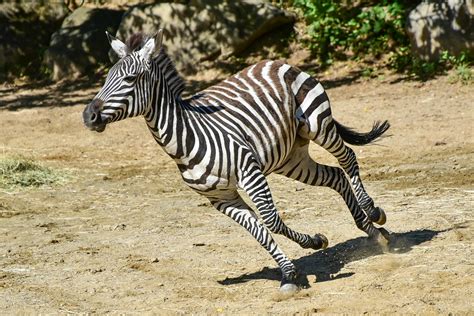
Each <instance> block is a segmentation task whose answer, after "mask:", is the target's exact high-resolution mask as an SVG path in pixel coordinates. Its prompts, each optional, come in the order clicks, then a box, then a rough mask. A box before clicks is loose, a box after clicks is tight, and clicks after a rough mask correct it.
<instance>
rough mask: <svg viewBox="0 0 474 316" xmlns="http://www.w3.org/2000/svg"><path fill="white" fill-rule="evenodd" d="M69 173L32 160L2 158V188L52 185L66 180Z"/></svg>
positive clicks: (0, 159)
mask: <svg viewBox="0 0 474 316" xmlns="http://www.w3.org/2000/svg"><path fill="white" fill-rule="evenodd" d="M66 178H67V173H65V172H64V171H59V170H55V169H52V168H49V167H45V166H43V165H41V164H40V163H38V162H35V161H34V160H33V159H31V158H25V157H0V187H2V188H4V189H13V188H14V187H30V186H34V187H37V186H41V185H51V184H54V183H58V182H62V181H64V180H66Z"/></svg>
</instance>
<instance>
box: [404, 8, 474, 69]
mask: <svg viewBox="0 0 474 316" xmlns="http://www.w3.org/2000/svg"><path fill="white" fill-rule="evenodd" d="M407 31H408V34H409V37H410V41H411V44H412V48H413V53H414V54H415V55H417V56H419V57H421V58H423V59H425V60H436V59H437V58H439V56H440V53H441V52H442V51H443V50H447V51H449V53H450V54H452V55H455V56H456V55H458V54H459V53H460V52H462V51H468V52H470V53H471V54H474V1H473V0H448V1H445V0H444V1H443V0H436V1H424V2H422V3H420V4H419V5H418V6H417V7H416V8H415V9H414V10H413V11H411V12H410V14H409V16H408V21H407Z"/></svg>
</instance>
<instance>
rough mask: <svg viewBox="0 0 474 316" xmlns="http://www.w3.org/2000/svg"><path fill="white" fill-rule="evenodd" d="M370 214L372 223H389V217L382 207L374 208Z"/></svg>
mask: <svg viewBox="0 0 474 316" xmlns="http://www.w3.org/2000/svg"><path fill="white" fill-rule="evenodd" d="M368 213H369V214H368V215H369V218H370V220H371V221H372V223H376V224H379V225H383V224H385V222H386V221H387V216H386V215H385V212H384V210H383V209H382V208H380V207H374V208H372V209H371V210H370V211H369V212H368Z"/></svg>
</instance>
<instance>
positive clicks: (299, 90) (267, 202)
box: [83, 30, 390, 292]
mask: <svg viewBox="0 0 474 316" xmlns="http://www.w3.org/2000/svg"><path fill="white" fill-rule="evenodd" d="M107 37H108V40H109V43H110V45H111V47H112V49H113V51H114V52H115V53H116V54H117V55H118V57H119V58H120V60H119V61H118V62H117V63H115V65H113V66H112V67H111V68H110V70H109V72H108V75H107V77H106V79H105V83H104V85H103V87H102V88H101V89H100V91H99V92H98V93H97V95H96V96H95V97H94V98H93V100H92V101H91V102H90V104H88V105H87V106H86V107H85V109H84V111H83V121H84V124H85V126H86V127H87V128H89V129H90V130H93V131H97V132H103V131H104V130H105V128H106V126H107V124H110V123H112V122H116V121H120V120H123V119H126V118H128V117H134V116H144V118H145V121H146V124H147V126H148V129H149V130H150V132H151V134H152V136H153V137H154V139H155V140H156V142H157V143H158V144H159V145H160V146H161V147H162V148H163V149H164V151H165V152H166V153H167V154H168V155H169V156H170V157H171V158H172V159H173V160H174V161H175V163H176V164H177V167H178V169H179V171H180V173H181V176H182V178H183V180H184V182H185V183H186V184H187V185H188V186H189V187H190V188H191V189H192V190H194V191H196V192H197V193H199V194H201V195H203V196H204V197H206V198H207V199H209V201H210V203H211V204H212V205H213V206H214V207H215V208H216V209H217V210H219V211H220V212H222V213H223V214H225V215H227V216H229V217H230V218H232V219H233V220H234V221H236V222H237V223H238V224H240V225H241V226H243V227H244V228H245V229H246V230H247V231H248V232H249V233H250V234H251V235H252V236H253V237H254V238H255V239H256V240H257V241H258V242H259V243H260V244H261V246H263V247H264V248H265V249H266V250H267V251H268V252H269V254H270V255H271V256H272V257H273V259H274V260H275V261H276V263H277V264H278V266H279V267H280V269H281V273H282V278H281V285H280V290H281V291H283V292H295V291H297V290H298V289H299V287H298V284H297V283H298V282H297V270H296V268H295V265H294V264H293V263H292V262H291V261H290V259H289V258H288V257H287V256H286V255H285V254H284V252H283V251H282V250H281V249H280V247H279V246H278V245H277V243H276V242H275V240H274V239H273V237H272V233H275V234H281V235H283V236H285V237H287V238H289V239H290V240H292V241H294V242H296V243H298V244H299V245H300V246H301V247H302V248H311V249H314V250H318V249H324V248H326V247H327V246H328V239H327V238H326V237H325V236H324V235H323V234H315V235H308V234H304V233H300V232H297V231H295V230H293V229H291V228H290V227H288V226H287V225H286V224H285V223H284V222H283V220H282V219H281V217H280V216H279V214H278V211H277V209H276V206H275V203H274V201H273V198H272V195H271V191H270V188H269V185H268V182H267V179H266V176H267V175H269V174H270V173H276V174H281V175H283V176H286V177H288V178H291V179H294V180H297V181H300V182H303V183H305V184H310V185H314V186H325V187H329V188H332V189H334V190H335V191H336V192H338V193H339V194H340V195H341V196H342V198H343V200H344V201H345V203H346V205H347V207H348V208H349V210H350V213H351V215H352V217H353V219H354V221H355V224H356V226H357V227H358V228H359V229H361V230H362V231H364V232H365V233H366V234H367V235H368V236H369V238H372V239H374V240H376V241H378V242H379V244H381V245H387V244H388V240H389V236H388V231H387V230H385V229H384V228H382V227H376V226H375V225H374V223H376V224H378V225H383V224H384V223H385V221H386V215H385V212H384V211H383V209H382V208H380V207H376V206H375V205H374V202H373V200H372V198H371V197H370V196H369V195H368V194H367V192H366V190H365V189H364V186H363V184H362V181H361V178H360V175H359V166H358V163H357V159H356V155H355V153H354V151H353V150H352V149H351V148H350V147H348V146H347V145H346V144H345V143H349V144H353V145H365V144H369V143H371V142H373V141H375V140H377V139H379V138H380V137H381V136H382V134H384V132H385V131H387V129H388V128H389V127H390V125H389V123H388V121H383V122H375V123H374V125H373V128H372V129H371V131H369V132H367V133H360V132H356V131H354V130H353V129H351V128H348V127H346V126H344V125H342V124H340V123H339V122H337V121H336V120H335V119H334V118H333V117H332V115H331V107H330V103H329V99H328V96H327V94H326V92H325V90H324V88H323V86H322V85H321V83H320V82H319V81H318V80H316V79H315V78H313V77H312V76H310V75H309V74H307V73H305V72H303V71H301V70H300V69H298V68H296V67H293V66H290V65H288V64H286V63H284V62H282V61H270V60H265V61H261V62H258V63H257V64H255V65H252V66H250V67H247V68H246V69H244V70H242V71H240V72H239V73H237V74H235V75H233V76H231V77H229V78H228V79H226V80H224V81H222V82H220V83H218V84H215V85H213V86H211V87H208V88H207V89H205V90H203V91H201V92H199V93H197V94H195V95H193V96H191V97H188V98H184V97H182V93H183V90H184V89H185V82H184V80H183V79H182V78H181V76H180V75H179V73H178V71H177V70H176V68H175V66H174V64H173V62H172V61H171V59H170V57H169V56H168V55H167V53H166V51H165V49H164V48H163V45H162V38H163V30H159V31H158V32H157V33H155V34H154V35H152V36H148V35H145V34H143V33H135V34H133V35H132V36H131V37H130V38H129V39H128V41H126V43H124V42H122V41H120V40H119V39H117V38H115V37H113V36H112V35H110V34H109V33H107ZM311 141H313V142H314V143H316V144H318V145H320V146H321V147H323V148H324V149H325V150H327V151H328V152H329V153H331V154H332V155H334V156H335V157H336V158H337V160H338V162H339V164H340V166H341V167H342V168H339V167H333V166H328V165H324V164H320V163H317V162H315V161H314V160H313V159H312V158H311V157H310V155H309V153H308V146H309V144H310V142H311ZM346 174H347V176H348V177H346ZM349 179H350V180H349ZM238 189H241V190H243V191H244V192H245V193H246V194H247V195H248V196H249V197H250V200H251V201H252V203H253V204H254V205H255V206H256V208H257V210H258V213H259V215H260V216H257V214H256V212H255V211H254V210H253V209H252V208H251V207H250V206H249V205H248V204H246V203H245V202H244V200H243V199H242V198H241V195H240V194H239V192H238Z"/></svg>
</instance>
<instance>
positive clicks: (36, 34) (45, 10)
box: [0, 1, 68, 82]
mask: <svg viewBox="0 0 474 316" xmlns="http://www.w3.org/2000/svg"><path fill="white" fill-rule="evenodd" d="M67 13H68V11H67V8H66V6H65V5H62V4H61V3H56V4H50V3H48V2H44V1H18V2H15V3H1V4H0V82H1V81H4V80H6V79H8V78H9V77H19V76H22V75H30V76H35V75H37V74H38V73H39V72H40V66H41V60H42V54H41V53H40V52H43V51H44V50H45V49H46V48H47V47H48V44H49V40H50V38H51V34H53V32H54V31H56V30H57V29H58V28H59V26H60V25H61V22H62V21H63V19H64V18H65V17H66V14H67Z"/></svg>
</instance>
